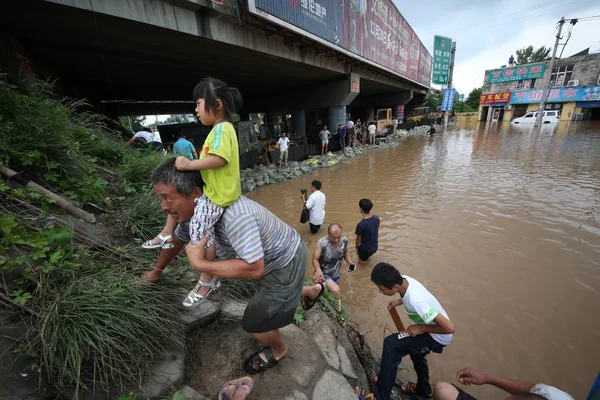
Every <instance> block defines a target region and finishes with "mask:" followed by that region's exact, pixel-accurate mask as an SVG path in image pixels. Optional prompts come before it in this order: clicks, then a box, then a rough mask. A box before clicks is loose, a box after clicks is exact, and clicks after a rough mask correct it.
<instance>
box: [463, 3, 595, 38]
mask: <svg viewBox="0 0 600 400" xmlns="http://www.w3.org/2000/svg"><path fill="white" fill-rule="evenodd" d="M581 1H583V0H575V1H572V2H570V3H564V4H558V5H556V4H555V3H551V2H550V3H547V4H546V6H552V5H554V7H551V8H548V9H546V10H544V8H546V7H536V8H535V9H529V10H528V11H527V10H524V11H522V12H519V14H521V15H520V16H519V17H517V18H509V19H507V20H506V21H502V19H503V18H505V17H506V16H505V17H500V18H495V19H494V24H492V25H489V24H488V25H485V24H484V25H482V26H481V27H479V26H478V25H476V26H474V27H472V28H473V29H471V28H467V29H465V30H463V31H461V32H462V33H472V32H477V31H479V30H482V29H485V28H495V27H497V26H501V25H504V24H506V23H508V22H513V21H520V20H522V19H524V18H529V17H530V16H531V15H532V14H534V13H535V15H536V16H539V15H541V14H547V13H548V12H551V11H555V10H559V9H561V8H563V7H567V6H570V5H573V4H575V3H579V2H581ZM499 20H500V21H499Z"/></svg>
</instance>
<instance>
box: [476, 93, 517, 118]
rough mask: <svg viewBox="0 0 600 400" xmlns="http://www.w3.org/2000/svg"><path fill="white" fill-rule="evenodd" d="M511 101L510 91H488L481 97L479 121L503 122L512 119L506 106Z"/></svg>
mask: <svg viewBox="0 0 600 400" xmlns="http://www.w3.org/2000/svg"><path fill="white" fill-rule="evenodd" d="M509 101H510V92H500V93H488V94H482V95H481V96H480V97H479V121H488V122H502V121H504V120H510V113H508V112H505V108H506V106H507V105H508V103H509Z"/></svg>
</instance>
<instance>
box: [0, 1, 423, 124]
mask: <svg viewBox="0 0 600 400" xmlns="http://www.w3.org/2000/svg"><path fill="white" fill-rule="evenodd" d="M277 1H278V2H279V3H272V4H271V7H275V6H276V8H281V7H283V8H286V7H287V8H288V10H283V11H282V13H279V14H277V12H278V10H276V9H273V10H268V9H267V8H266V7H265V6H264V4H267V3H268V0H257V1H255V0H217V1H214V0H213V1H211V0H170V1H169V0H47V1H42V0H5V2H4V3H3V5H4V12H2V13H1V14H0V23H1V26H2V28H1V29H2V32H1V33H0V68H1V69H3V70H4V71H7V72H8V73H9V76H10V77H11V78H12V79H13V80H14V81H18V82H20V84H21V85H26V82H27V79H28V75H29V74H31V73H35V74H36V75H38V76H40V77H52V78H58V82H59V84H58V89H59V90H60V92H61V93H62V94H65V95H69V96H73V97H85V98H87V99H89V101H90V102H91V103H92V104H93V105H94V106H95V107H96V108H98V109H99V110H101V111H102V112H104V113H106V114H107V115H111V116H118V115H133V114H167V113H189V112H191V110H192V109H193V101H192V99H191V91H192V88H193V87H194V85H195V83H197V81H198V80H199V79H200V78H202V77H203V76H206V75H212V76H216V77H218V78H220V79H223V80H224V81H226V82H228V83H229V84H230V85H232V86H236V87H238V88H239V89H240V91H241V92H242V95H243V96H244V102H245V103H244V108H243V110H242V115H244V114H247V113H250V112H267V113H270V115H276V114H278V113H279V114H281V113H283V112H286V113H291V114H292V115H293V118H292V119H293V120H294V121H295V123H294V125H295V127H294V128H295V129H296V130H297V131H298V132H303V131H305V127H304V126H303V125H304V122H305V123H307V124H313V123H314V124H317V123H318V122H319V121H325V120H329V123H330V125H333V121H336V122H337V121H341V120H343V118H344V116H343V114H345V113H346V112H351V113H352V114H353V116H358V117H362V118H367V117H368V116H369V115H370V114H372V111H373V108H378V107H384V106H385V107H394V106H396V105H404V104H407V103H408V102H410V101H411V100H413V102H416V103H419V102H421V101H422V100H423V99H424V95H425V94H426V91H427V89H428V86H429V74H430V69H431V55H429V53H428V52H427V51H426V50H424V47H423V46H422V44H421V43H420V41H418V38H416V35H414V32H412V30H411V29H410V27H409V26H408V24H407V23H406V22H405V21H403V20H401V21H400V28H399V30H398V32H395V33H396V38H397V39H398V41H394V35H393V33H394V32H392V29H396V28H393V27H392V25H395V26H398V25H397V24H398V16H399V15H400V14H399V13H398V12H397V11H396V10H395V8H394V9H393V10H391V9H389V10H388V9H386V10H387V11H386V14H385V16H384V17H385V21H383V22H381V21H379V22H378V23H379V24H381V25H382V27H381V28H380V27H378V26H377V31H376V32H377V36H376V39H380V38H381V37H383V46H384V47H383V49H384V50H382V53H385V51H386V48H387V51H388V52H389V51H390V49H391V52H392V53H391V54H392V58H393V57H396V58H397V59H398V60H399V61H398V62H396V61H394V60H393V59H390V58H389V57H388V58H385V59H384V60H383V61H382V60H374V58H376V57H375V56H374V57H365V56H364V55H361V54H357V53H360V51H356V49H355V50H354V52H353V51H350V50H348V49H347V48H344V47H341V46H340V45H339V44H336V43H334V42H332V41H328V40H326V38H324V35H322V36H319V35H316V34H313V33H311V32H308V31H305V30H303V29H302V27H301V26H299V25H301V23H296V24H294V23H293V22H294V21H292V20H291V19H289V18H288V21H286V15H287V14H286V12H287V13H288V14H290V15H291V13H292V12H295V13H296V14H295V15H296V16H298V15H300V16H302V15H305V16H307V18H308V17H314V15H312V14H310V13H311V12H312V13H314V12H315V11H314V9H310V8H308V4H309V2H308V1H306V4H305V1H304V0H302V1H300V0H277ZM336 1H339V2H340V4H343V3H344V2H343V1H341V0H321V3H322V4H323V13H324V10H325V5H324V4H328V7H329V12H328V13H329V14H328V15H331V14H333V13H334V11H332V9H331V7H332V6H330V4H337V3H336ZM386 2H387V3H386ZM313 3H314V2H312V1H311V2H310V4H311V5H314V4H313ZM345 3H348V2H347V1H346V2H345ZM375 3H381V4H383V3H386V4H388V6H389V5H391V2H390V0H381V1H379V0H378V1H377V2H375ZM261 4H263V9H261V8H260V6H261ZM273 4H275V6H273ZM317 4H318V3H317ZM365 4H366V3H365ZM280 5H281V7H280ZM305 6H306V7H305ZM392 7H393V6H392ZM303 8H305V10H303ZM265 10H267V11H268V12H266V11H265ZM373 10H375V9H372V10H371V11H365V10H363V11H365V13H363V22H365V23H366V18H367V17H365V15H366V16H368V15H369V14H368V13H369V12H374V13H376V15H375V14H374V15H375V16H374V17H373V18H375V17H377V18H379V17H381V18H383V17H382V15H383V14H381V10H382V9H381V7H379V8H378V9H376V10H375V11H373ZM338 13H341V11H339V12H338ZM346 13H351V10H350V11H346ZM357 13H358V14H357V15H359V16H360V14H359V11H357ZM396 14H397V15H396ZM294 18H295V17H294ZM337 18H338V19H339V18H344V15H341V14H340V15H338V17H337ZM313 19H314V18H313ZM400 19H401V16H400ZM290 21H291V22H292V23H290ZM345 22H346V21H338V22H337V23H339V24H340V34H341V27H342V26H345V25H347V24H346V23H345ZM369 22H372V21H369ZM375 22H377V20H376V21H375ZM384 25H387V26H388V29H389V30H388V34H387V39H386V34H385V33H383V36H382V34H381V32H384V28H385V26H384ZM365 26H366V25H365ZM374 26H375V25H373V24H371V27H370V28H368V27H367V29H368V30H369V31H370V32H371V33H373V34H374V32H375V30H374V29H375V27H374ZM336 29H337V25H336ZM380 29H381V31H380ZM365 32H366V31H365ZM345 34H346V35H348V33H345ZM367 34H368V33H365V35H367ZM365 37H366V36H365ZM406 38H408V39H407V40H410V42H409V41H407V42H406V43H402V40H403V39H406ZM415 38H416V39H415ZM386 40H387V41H386ZM417 42H418V43H417ZM410 43H412V47H411V44H410ZM377 45H378V46H379V45H381V43H379V41H377ZM402 46H404V47H410V49H411V50H410V51H411V53H410V55H409V56H414V54H413V50H415V49H417V50H415V51H417V52H418V53H419V55H420V56H421V59H420V64H419V65H416V67H415V62H413V63H412V64H411V66H410V68H411V69H410V70H409V67H408V66H407V65H404V69H403V66H402V58H398V54H399V56H400V57H403V56H404V57H405V58H406V56H407V54H408V53H406V50H403V47H402ZM419 46H420V47H419ZM346 47H348V46H346ZM363 47H365V46H363ZM383 56H385V54H383ZM418 62H419V58H418V56H417V63H418ZM386 63H387V64H390V65H392V66H391V67H389V66H386V65H384V64H386ZM427 63H428V65H427ZM415 68H416V70H415ZM403 71H405V72H404V73H403ZM415 71H417V72H416V73H415ZM315 110H320V112H316V113H315V112H313V111H315ZM302 117H304V118H302ZM300 120H303V121H304V122H303V123H299V122H300ZM297 123H298V124H297Z"/></svg>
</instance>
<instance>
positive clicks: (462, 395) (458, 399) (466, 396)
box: [452, 385, 477, 400]
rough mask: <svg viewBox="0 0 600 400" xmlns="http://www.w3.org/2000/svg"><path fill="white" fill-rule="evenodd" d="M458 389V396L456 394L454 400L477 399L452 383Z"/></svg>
mask: <svg viewBox="0 0 600 400" xmlns="http://www.w3.org/2000/svg"><path fill="white" fill-rule="evenodd" d="M452 386H454V387H455V388H456V390H458V396H456V400H477V398H475V397H473V396H471V395H470V394H469V393H467V392H465V391H464V390H462V389H461V388H459V387H458V386H456V385H452Z"/></svg>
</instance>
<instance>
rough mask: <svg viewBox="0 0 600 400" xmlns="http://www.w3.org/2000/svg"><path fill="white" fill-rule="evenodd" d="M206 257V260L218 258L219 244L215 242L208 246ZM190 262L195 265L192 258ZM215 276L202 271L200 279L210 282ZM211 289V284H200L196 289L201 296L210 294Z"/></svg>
mask: <svg viewBox="0 0 600 400" xmlns="http://www.w3.org/2000/svg"><path fill="white" fill-rule="evenodd" d="M204 258H205V259H206V261H215V259H216V258H217V246H216V245H214V244H213V245H212V246H210V247H207V248H206V250H205V252H204ZM190 264H191V265H192V267H193V266H194V263H193V262H192V260H190ZM213 277H214V275H211V274H209V273H206V272H201V273H200V280H201V281H202V282H206V283H208V282H210V281H212V279H213ZM210 290H211V288H210V287H209V286H200V287H199V288H198V289H197V290H196V293H197V294H199V295H201V296H206V295H207V294H208V292H210Z"/></svg>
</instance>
